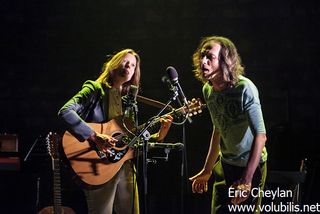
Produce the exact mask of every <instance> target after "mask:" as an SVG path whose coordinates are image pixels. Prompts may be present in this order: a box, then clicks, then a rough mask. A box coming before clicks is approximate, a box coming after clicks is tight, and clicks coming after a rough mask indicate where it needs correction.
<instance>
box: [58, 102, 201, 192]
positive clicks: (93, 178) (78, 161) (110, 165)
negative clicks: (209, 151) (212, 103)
mask: <svg viewBox="0 0 320 214" xmlns="http://www.w3.org/2000/svg"><path fill="white" fill-rule="evenodd" d="M204 106H205V105H203V104H202V103H201V100H200V99H197V100H196V99H193V100H192V101H191V102H189V104H188V105H187V106H183V107H181V108H179V109H175V110H173V111H172V112H169V113H168V114H167V115H172V116H176V117H177V116H179V115H184V117H186V115H187V116H188V117H190V116H192V115H196V114H198V113H201V112H202V108H204ZM160 118H161V117H158V118H156V120H154V121H153V123H152V124H151V125H152V126H154V125H156V124H158V123H160ZM123 122H124V124H125V125H126V128H127V129H126V128H125V127H124V125H123ZM87 124H88V125H89V126H90V127H91V128H92V129H94V130H95V132H97V133H100V134H107V135H111V136H112V137H114V138H116V139H117V140H118V142H117V143H116V146H115V147H113V148H112V149H111V153H110V154H109V153H104V152H102V151H101V150H100V149H99V148H97V146H96V145H94V144H93V143H91V142H89V141H85V142H79V141H78V140H77V139H76V138H75V137H74V136H73V135H72V134H71V133H69V132H65V133H64V135H63V139H62V147H63V150H64V153H65V155H66V157H67V159H68V160H69V161H70V165H71V167H72V169H73V170H74V172H75V173H76V174H77V175H78V177H79V178H80V179H81V180H82V182H84V183H85V184H87V185H89V186H96V185H101V184H104V183H106V182H108V181H109V180H110V179H111V178H112V177H113V176H114V175H115V174H116V173H117V172H118V171H119V169H120V168H121V166H122V165H123V163H124V162H125V161H127V160H129V159H132V158H133V157H134V149H133V148H131V146H134V145H130V144H133V143H134V142H131V139H132V138H133V137H134V135H133V134H129V133H130V131H129V132H127V131H125V130H134V124H133V122H132V121H131V120H130V119H127V120H125V121H122V116H119V117H116V118H115V119H112V120H110V121H109V122H107V123H99V124H98V123H87ZM144 126H145V124H142V125H141V126H139V127H137V128H136V130H138V131H139V130H142V129H143V127H144ZM150 127H151V126H150ZM137 141H138V140H137Z"/></svg>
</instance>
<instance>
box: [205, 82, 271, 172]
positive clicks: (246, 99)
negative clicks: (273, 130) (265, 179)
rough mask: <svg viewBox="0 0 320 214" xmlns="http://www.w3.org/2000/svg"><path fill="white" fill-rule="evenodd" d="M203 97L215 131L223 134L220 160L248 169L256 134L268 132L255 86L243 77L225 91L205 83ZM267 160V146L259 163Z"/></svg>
mask: <svg viewBox="0 0 320 214" xmlns="http://www.w3.org/2000/svg"><path fill="white" fill-rule="evenodd" d="M202 91H203V95H204V99H205V101H206V103H207V106H208V109H209V112H210V115H211V120H212V123H213V126H214V128H215V129H217V130H218V131H219V132H220V135H221V139H222V141H221V142H220V149H221V158H222V160H223V161H225V162H226V163H228V164H231V165H236V166H246V165H247V162H248V159H249V154H250V149H251V146H252V143H253V139H254V135H255V134H258V133H266V129H265V125H264V121H263V115H262V111H261V105H260V101H259V94H258V90H257V88H256V86H255V85H254V84H253V83H252V82H251V81H250V80H249V79H248V78H246V77H244V76H240V78H239V82H238V83H237V84H236V85H235V87H233V88H231V89H227V90H225V91H222V92H217V91H214V90H213V87H212V86H211V85H210V84H209V83H206V84H205V85H204V86H203V89H202ZM266 160H267V150H266V148H265V147H264V148H263V151H262V154H261V160H260V162H261V163H262V162H264V161H266Z"/></svg>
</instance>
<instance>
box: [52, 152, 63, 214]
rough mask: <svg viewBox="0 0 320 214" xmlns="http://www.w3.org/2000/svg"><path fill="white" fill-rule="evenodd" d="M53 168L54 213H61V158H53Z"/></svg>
mask: <svg viewBox="0 0 320 214" xmlns="http://www.w3.org/2000/svg"><path fill="white" fill-rule="evenodd" d="M52 169H53V207H54V214H60V213H61V206H62V203H61V178H60V160H59V159H58V158H55V159H53V160H52Z"/></svg>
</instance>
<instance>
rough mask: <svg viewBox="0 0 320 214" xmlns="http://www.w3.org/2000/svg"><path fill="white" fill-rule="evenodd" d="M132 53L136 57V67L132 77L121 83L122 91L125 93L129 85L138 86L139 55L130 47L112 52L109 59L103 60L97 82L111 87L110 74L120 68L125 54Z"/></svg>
mask: <svg viewBox="0 0 320 214" xmlns="http://www.w3.org/2000/svg"><path fill="white" fill-rule="evenodd" d="M128 53H129V54H132V55H133V56H134V57H135V58H136V68H135V71H134V74H133V76H132V78H131V79H130V80H129V81H128V82H126V83H124V84H123V86H122V93H127V92H128V90H129V87H130V85H135V86H139V84H140V57H139V55H138V54H137V53H136V52H135V51H134V50H132V49H124V50H121V51H119V52H118V53H116V54H114V55H113V56H112V57H111V58H110V60H108V61H107V62H105V63H104V64H103V67H102V71H101V74H100V76H99V77H98V79H97V80H96V81H97V82H100V83H102V84H105V85H106V86H107V87H111V86H112V85H113V79H112V76H113V75H112V74H113V73H114V72H117V70H118V69H119V68H120V66H121V63H122V62H123V58H124V56H125V55H126V54H128Z"/></svg>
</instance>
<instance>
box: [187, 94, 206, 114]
mask: <svg viewBox="0 0 320 214" xmlns="http://www.w3.org/2000/svg"><path fill="white" fill-rule="evenodd" d="M205 107H206V104H204V103H202V101H201V99H200V98H197V99H196V98H192V100H191V101H188V105H187V106H184V107H183V108H184V112H185V114H188V116H189V117H191V116H193V115H197V114H200V113H202V109H204V108H205Z"/></svg>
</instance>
